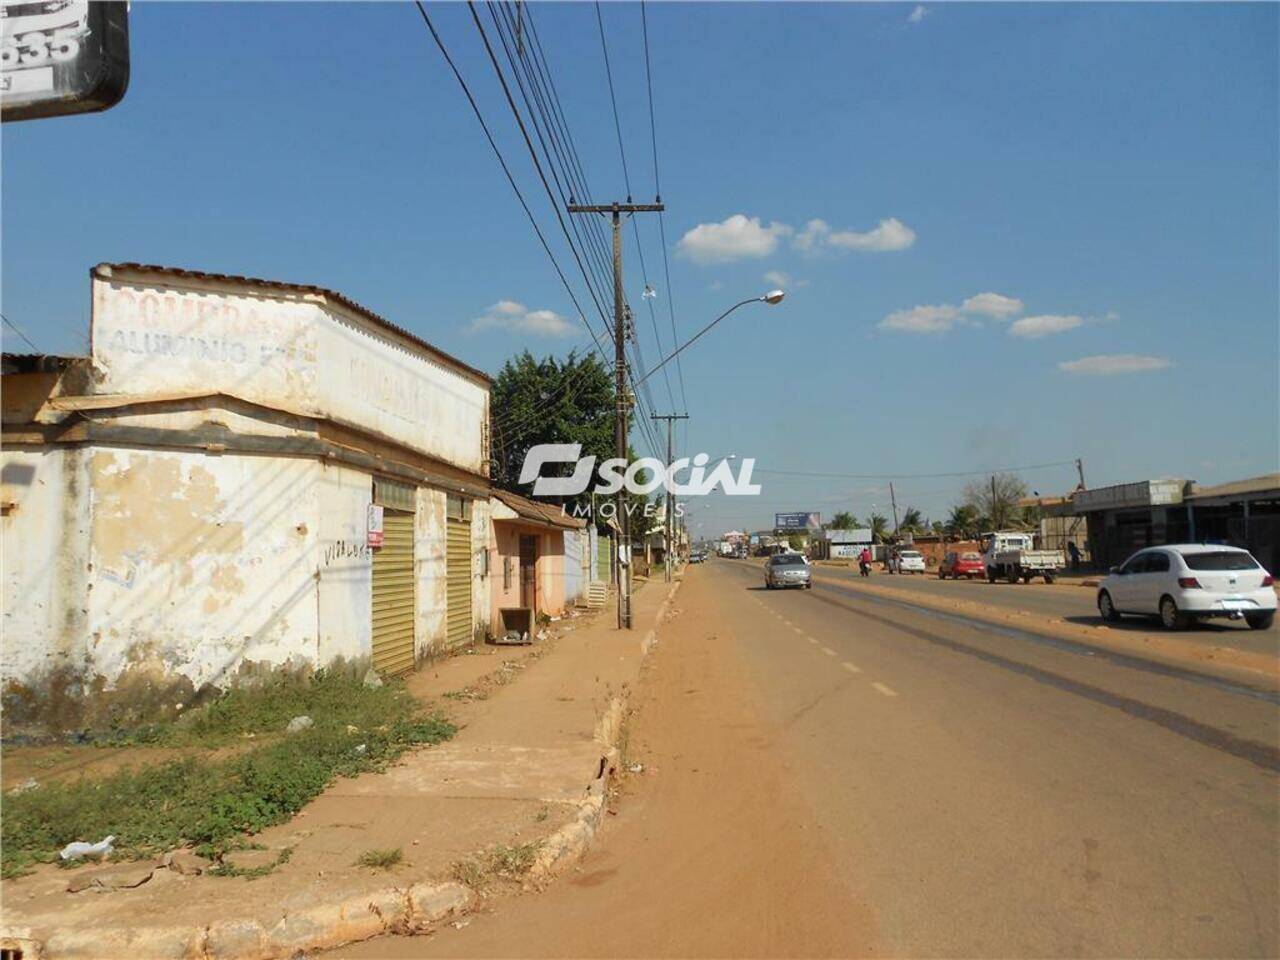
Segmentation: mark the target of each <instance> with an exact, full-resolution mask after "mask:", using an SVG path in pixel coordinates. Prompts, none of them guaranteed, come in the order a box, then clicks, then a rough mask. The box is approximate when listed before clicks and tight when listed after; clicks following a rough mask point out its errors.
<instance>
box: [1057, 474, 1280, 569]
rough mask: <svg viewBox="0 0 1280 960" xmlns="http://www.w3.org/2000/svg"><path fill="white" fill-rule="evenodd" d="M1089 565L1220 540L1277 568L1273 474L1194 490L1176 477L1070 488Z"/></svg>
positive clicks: (1279, 496)
mask: <svg viewBox="0 0 1280 960" xmlns="http://www.w3.org/2000/svg"><path fill="white" fill-rule="evenodd" d="M1073 499H1074V507H1075V511H1076V513H1078V514H1080V515H1083V516H1084V517H1086V519H1087V522H1088V530H1089V546H1090V550H1091V552H1092V557H1093V562H1094V564H1095V565H1096V566H1099V567H1102V568H1106V567H1110V566H1115V565H1116V564H1119V563H1122V562H1123V561H1124V560H1125V558H1127V557H1128V556H1129V555H1130V554H1132V553H1133V552H1134V551H1136V550H1140V549H1142V548H1143V547H1149V546H1159V545H1161V544H1167V543H1187V542H1190V543H1226V544H1231V545H1233V546H1238V547H1244V548H1245V549H1247V550H1249V551H1251V552H1252V553H1253V555H1254V556H1255V557H1257V558H1258V562H1259V563H1261V564H1262V565H1263V566H1265V567H1266V568H1267V569H1268V570H1271V571H1275V570H1276V569H1277V567H1280V474H1274V473H1273V474H1267V475H1265V476H1261V477H1253V478H1251V479H1247V480H1237V481H1233V482H1231V483H1223V484H1218V485H1216V486H1210V487H1201V486H1200V485H1198V484H1197V483H1195V482H1194V481H1189V480H1182V479H1161V480H1142V481H1138V482H1136V483H1121V484H1116V485H1114V486H1109V487H1098V488H1096V489H1092V490H1080V491H1077V492H1076V494H1075V496H1074V498H1073Z"/></svg>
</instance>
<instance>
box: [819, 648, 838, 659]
mask: <svg viewBox="0 0 1280 960" xmlns="http://www.w3.org/2000/svg"><path fill="white" fill-rule="evenodd" d="M822 652H823V653H825V654H826V655H827V656H828V657H834V656H835V655H836V652H835V651H834V650H832V649H831V648H830V647H823V648H822Z"/></svg>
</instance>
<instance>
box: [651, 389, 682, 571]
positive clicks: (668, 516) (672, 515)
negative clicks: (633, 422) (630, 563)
mask: <svg viewBox="0 0 1280 960" xmlns="http://www.w3.org/2000/svg"><path fill="white" fill-rule="evenodd" d="M653 419H654V420H665V421H667V469H668V470H670V469H671V461H672V460H674V459H675V455H676V454H675V450H674V448H673V446H672V441H671V428H672V427H673V426H675V422H676V421H677V420H688V419H689V415H688V414H687V413H668V414H657V413H655V414H653ZM675 511H676V495H675V494H674V493H672V492H671V489H670V487H668V488H667V505H666V509H664V510H663V524H662V527H663V531H662V533H663V544H664V549H663V551H662V565H663V567H664V569H665V571H666V578H665V579H666V581H667V583H670V582H671V579H672V577H673V576H674V575H675V560H674V558H673V556H672V553H673V550H674V547H675V536H676V512H675Z"/></svg>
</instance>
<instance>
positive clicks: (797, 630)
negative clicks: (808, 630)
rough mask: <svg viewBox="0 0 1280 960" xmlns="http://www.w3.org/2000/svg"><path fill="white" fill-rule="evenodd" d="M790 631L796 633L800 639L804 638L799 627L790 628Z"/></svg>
mask: <svg viewBox="0 0 1280 960" xmlns="http://www.w3.org/2000/svg"><path fill="white" fill-rule="evenodd" d="M791 629H792V630H794V631H795V632H796V633H798V634H800V636H802V637H803V636H804V631H803V630H801V629H800V628H799V627H792V628H791Z"/></svg>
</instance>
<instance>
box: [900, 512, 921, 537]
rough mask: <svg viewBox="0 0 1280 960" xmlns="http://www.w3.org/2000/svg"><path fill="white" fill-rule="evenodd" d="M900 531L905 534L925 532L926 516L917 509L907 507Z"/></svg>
mask: <svg viewBox="0 0 1280 960" xmlns="http://www.w3.org/2000/svg"><path fill="white" fill-rule="evenodd" d="M898 529H899V530H901V531H902V532H903V533H922V532H923V531H924V515H923V514H922V513H921V512H920V511H919V510H917V509H916V508H915V507H907V510H906V513H904V514H903V515H902V522H901V523H900V524H899V525H898Z"/></svg>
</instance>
